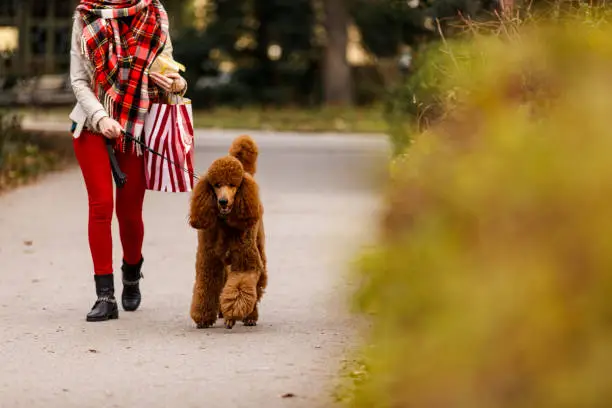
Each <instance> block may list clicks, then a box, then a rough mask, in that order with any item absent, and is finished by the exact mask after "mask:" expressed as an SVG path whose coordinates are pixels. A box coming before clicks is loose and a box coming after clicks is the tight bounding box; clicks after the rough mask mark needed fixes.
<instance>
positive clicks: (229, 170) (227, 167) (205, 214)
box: [189, 156, 261, 229]
mask: <svg viewBox="0 0 612 408" xmlns="http://www.w3.org/2000/svg"><path fill="white" fill-rule="evenodd" d="M260 215H261V214H260V209H259V194H258V187H257V184H256V183H255V180H254V179H253V178H252V177H251V176H250V175H249V174H247V173H246V172H245V171H244V168H243V166H242V163H240V161H239V160H238V159H236V158H235V157H232V156H226V157H221V158H219V159H217V160H215V161H214V162H213V163H212V164H211V166H210V167H209V169H208V172H207V173H206V176H205V177H203V178H202V179H201V180H200V181H199V182H198V184H197V185H196V187H195V189H194V192H193V196H192V200H191V214H190V217H189V223H190V224H191V226H192V227H193V228H196V229H206V228H210V227H211V226H212V224H213V223H214V222H215V221H216V220H218V219H224V220H226V221H227V222H228V223H229V224H233V225H235V226H240V227H244V226H248V225H251V224H253V223H254V222H256V221H257V220H258V219H259V217H260Z"/></svg>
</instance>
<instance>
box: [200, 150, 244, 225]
mask: <svg viewBox="0 0 612 408" xmlns="http://www.w3.org/2000/svg"><path fill="white" fill-rule="evenodd" d="M207 178H208V183H209V184H210V185H211V187H212V188H213V191H214V192H215V197H216V199H217V209H218V210H219V214H220V215H222V216H227V215H229V214H230V213H231V212H232V208H233V207H234V198H235V197H236V192H237V191H238V187H240V185H241V184H242V179H243V178H244V169H243V167H242V163H240V161H238V159H236V158H234V157H231V156H227V157H222V158H220V159H217V160H215V161H214V162H213V163H212V165H211V166H210V168H209V169H208V175H207Z"/></svg>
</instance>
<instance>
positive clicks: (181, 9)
mask: <svg viewBox="0 0 612 408" xmlns="http://www.w3.org/2000/svg"><path fill="white" fill-rule="evenodd" d="M162 3H163V5H164V7H165V8H166V10H167V11H168V17H169V18H170V30H172V32H173V33H178V32H180V30H182V29H184V28H185V27H186V26H191V25H193V1H192V0H162Z"/></svg>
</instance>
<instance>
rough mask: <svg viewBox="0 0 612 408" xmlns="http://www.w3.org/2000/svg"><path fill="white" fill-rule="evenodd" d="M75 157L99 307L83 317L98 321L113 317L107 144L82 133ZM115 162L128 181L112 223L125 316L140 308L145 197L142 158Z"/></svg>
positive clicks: (122, 158) (127, 157)
mask: <svg viewBox="0 0 612 408" xmlns="http://www.w3.org/2000/svg"><path fill="white" fill-rule="evenodd" d="M74 151H75V155H76V157H77V160H78V162H79V165H80V167H81V171H82V173H83V178H84V179H85V186H86V188H87V195H88V200H89V234H88V235H89V247H90V250H91V256H92V260H93V263H94V273H95V279H96V292H97V294H98V301H97V302H96V304H95V305H94V307H93V309H92V311H91V312H90V313H89V315H88V316H87V320H89V321H102V320H108V319H109V318H116V317H117V316H118V312H117V305H116V302H115V300H114V280H113V249H112V234H111V222H112V216H113V180H112V175H111V168H110V162H109V159H108V151H107V149H106V140H105V138H104V137H103V136H102V135H99V134H96V133H92V132H88V131H84V132H83V133H82V134H81V136H80V137H79V138H78V139H75V140H74ZM116 156H117V161H118V163H119V166H120V167H121V170H122V171H123V172H124V173H125V174H126V176H127V183H126V184H125V186H124V187H123V188H119V189H117V209H116V211H117V219H118V221H119V231H120V236H121V243H122V247H123V253H124V256H123V260H124V264H123V267H122V270H123V282H124V292H123V294H122V301H123V306H124V308H125V310H136V309H137V308H138V306H139V305H140V290H139V287H138V281H139V279H140V277H141V272H140V268H141V266H142V242H143V237H144V224H143V220H142V205H143V201H144V195H145V175H144V162H143V157H142V156H140V157H138V156H136V155H135V154H132V153H130V152H128V153H121V152H117V153H116Z"/></svg>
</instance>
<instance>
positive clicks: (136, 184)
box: [117, 151, 145, 265]
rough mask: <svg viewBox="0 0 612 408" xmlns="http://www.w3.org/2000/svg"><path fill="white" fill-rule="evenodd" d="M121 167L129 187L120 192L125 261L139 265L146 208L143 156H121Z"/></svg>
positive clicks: (121, 232) (119, 157) (120, 225)
mask: <svg viewBox="0 0 612 408" xmlns="http://www.w3.org/2000/svg"><path fill="white" fill-rule="evenodd" d="M117 162H118V163H119V167H120V168H121V170H122V171H123V172H124V173H125V175H126V176H127V183H126V184H125V186H124V187H123V188H119V189H117V220H118V221H119V234H120V236H121V245H122V247H123V260H124V261H125V262H126V263H127V264H129V265H136V264H138V263H139V262H140V261H141V260H142V241H143V239H144V223H143V221H142V205H143V202H144V196H145V173H144V159H143V156H136V154H132V153H130V152H129V151H128V152H127V153H120V152H117Z"/></svg>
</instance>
